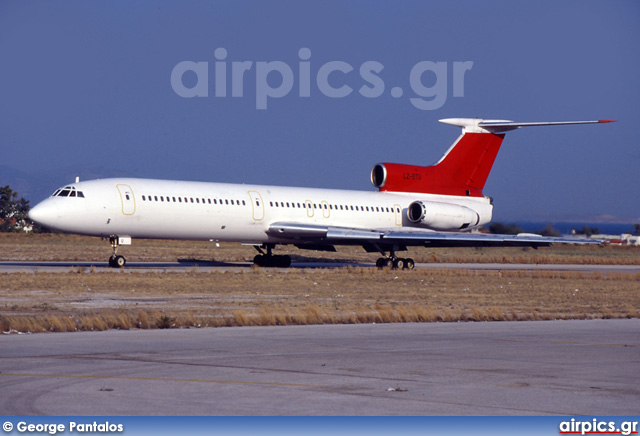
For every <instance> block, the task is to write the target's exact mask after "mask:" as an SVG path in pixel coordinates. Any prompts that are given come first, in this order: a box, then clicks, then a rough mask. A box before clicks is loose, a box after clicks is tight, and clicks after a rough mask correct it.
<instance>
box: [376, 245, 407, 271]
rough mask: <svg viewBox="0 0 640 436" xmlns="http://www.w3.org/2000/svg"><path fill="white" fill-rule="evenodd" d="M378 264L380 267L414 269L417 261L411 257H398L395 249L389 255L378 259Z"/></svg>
mask: <svg viewBox="0 0 640 436" xmlns="http://www.w3.org/2000/svg"><path fill="white" fill-rule="evenodd" d="M383 254H384V253H383ZM376 266H377V267H378V268H380V269H382V268H391V269H414V268H415V267H416V263H415V262H414V261H413V259H411V258H406V259H405V258H403V257H396V254H395V251H394V250H391V252H390V253H389V256H388V257H381V258H379V259H378V260H376Z"/></svg>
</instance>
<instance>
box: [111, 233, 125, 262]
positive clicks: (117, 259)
mask: <svg viewBox="0 0 640 436" xmlns="http://www.w3.org/2000/svg"><path fill="white" fill-rule="evenodd" d="M109 243H110V244H111V248H112V249H113V253H112V254H111V257H109V266H110V267H111V268H122V267H124V266H125V265H126V263H127V259H125V258H124V256H120V255H118V254H117V251H118V245H120V238H119V237H117V236H109Z"/></svg>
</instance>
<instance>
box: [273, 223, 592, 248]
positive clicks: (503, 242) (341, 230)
mask: <svg viewBox="0 0 640 436" xmlns="http://www.w3.org/2000/svg"><path fill="white" fill-rule="evenodd" d="M267 234H269V235H270V236H274V237H277V238H278V239H281V240H285V241H290V242H291V243H295V244H299V243H300V242H309V243H315V244H318V243H320V244H327V245H334V244H335V245H341V244H343V245H361V244H362V245H365V244H372V243H373V244H379V245H380V246H386V245H413V246H420V245H421V246H426V247H490V246H493V247H543V246H549V245H552V244H600V243H602V241H601V240H595V239H583V238H562V237H546V236H540V235H535V234H531V233H521V234H518V235H493V234H485V233H466V232H465V233H463V232H435V231H431V230H422V229H412V228H408V227H403V228H401V230H395V229H357V228H349V227H336V226H321V225H312V224H300V223H274V224H272V225H271V226H270V227H269V230H267ZM285 243H286V242H285Z"/></svg>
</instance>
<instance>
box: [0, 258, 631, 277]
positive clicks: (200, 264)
mask: <svg viewBox="0 0 640 436" xmlns="http://www.w3.org/2000/svg"><path fill="white" fill-rule="evenodd" d="M349 266H351V267H365V268H375V264H373V263H356V262H354V263H345V262H293V263H292V264H291V267H292V268H344V267H349ZM252 267H253V264H252V263H251V262H210V261H204V260H184V261H178V262H129V263H127V265H126V266H125V268H124V270H125V271H141V272H145V271H153V272H162V271H174V272H175V271H191V270H193V269H194V268H197V269H199V270H202V271H209V270H215V271H222V270H246V269H249V268H252ZM71 268H74V269H76V270H77V269H83V268H84V269H86V270H87V271H89V270H91V269H92V268H93V269H95V270H96V271H105V270H106V271H109V270H113V268H111V267H110V266H109V265H108V264H107V262H27V261H18V262H8V261H3V262H0V273H16V272H29V273H33V272H60V273H64V272H69V270H70V269H71ZM416 268H418V269H428V268H431V269H438V268H448V269H466V270H538V271H540V270H553V271H584V272H601V273H607V272H611V273H614V272H626V273H632V274H640V265H597V264H594V265H589V264H528V263H416ZM272 269H277V270H279V271H286V269H283V268H272Z"/></svg>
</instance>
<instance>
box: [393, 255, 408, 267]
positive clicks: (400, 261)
mask: <svg viewBox="0 0 640 436" xmlns="http://www.w3.org/2000/svg"><path fill="white" fill-rule="evenodd" d="M405 268H406V260H405V259H403V258H401V257H399V258H397V259H394V260H393V269H405Z"/></svg>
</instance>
